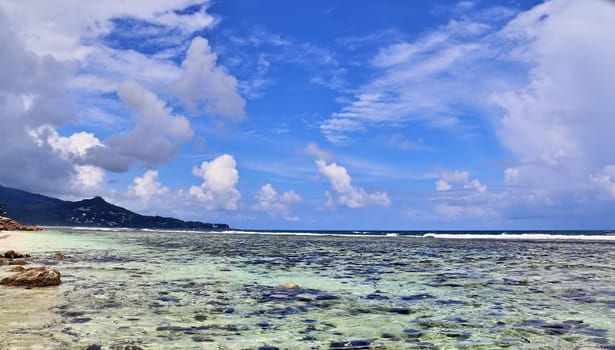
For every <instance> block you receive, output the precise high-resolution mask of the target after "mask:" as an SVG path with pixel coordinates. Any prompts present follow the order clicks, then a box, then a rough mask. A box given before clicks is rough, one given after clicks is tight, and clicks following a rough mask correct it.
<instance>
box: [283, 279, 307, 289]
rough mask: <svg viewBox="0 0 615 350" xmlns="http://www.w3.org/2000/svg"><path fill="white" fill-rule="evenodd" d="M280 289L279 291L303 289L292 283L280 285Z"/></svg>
mask: <svg viewBox="0 0 615 350" xmlns="http://www.w3.org/2000/svg"><path fill="white" fill-rule="evenodd" d="M278 288H279V289H301V287H299V285H298V284H297V283H295V282H291V281H288V282H284V283H282V284H280V285H279V286H278Z"/></svg>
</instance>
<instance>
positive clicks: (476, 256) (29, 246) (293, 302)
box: [0, 228, 615, 350]
mask: <svg viewBox="0 0 615 350" xmlns="http://www.w3.org/2000/svg"><path fill="white" fill-rule="evenodd" d="M8 249H16V250H19V251H21V252H24V253H29V254H31V255H32V262H33V264H32V265H48V266H54V267H56V268H58V269H59V270H60V272H61V273H62V283H61V284H60V286H58V287H46V288H33V289H24V288H17V287H5V286H0V349H87V348H88V347H90V349H96V347H93V346H99V347H100V348H102V349H127V350H128V349H132V350H136V349H262V350H272V349H504V348H508V349H615V322H614V321H613V320H615V233H614V232H601V231H592V232H578V231H577V232H573V231H564V232H546V231H541V232H507V233H505V232H401V231H360V232H359V231H315V232H303V231H229V232H171V231H164V232H163V231H151V230H141V231H134V230H92V229H85V228H47V230H45V231H42V232H27V233H22V232H15V233H10V236H9V237H8V238H4V239H0V251H2V252H4V251H6V250H8ZM57 252H62V253H63V254H65V255H66V258H65V259H62V260H58V259H54V258H53V255H54V254H55V253H57ZM7 274H9V273H8V267H7V266H3V267H0V277H2V276H4V275H7ZM288 281H292V282H294V283H296V284H298V285H299V286H300V288H299V289H281V288H278V286H279V285H280V284H282V283H284V282H288Z"/></svg>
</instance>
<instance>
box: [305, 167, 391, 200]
mask: <svg viewBox="0 0 615 350" xmlns="http://www.w3.org/2000/svg"><path fill="white" fill-rule="evenodd" d="M316 166H317V167H318V171H319V172H320V173H321V174H322V175H324V176H325V177H326V178H327V179H328V180H329V182H330V183H331V187H332V188H333V190H334V191H335V193H336V194H337V201H338V203H339V204H341V205H345V206H347V207H349V208H362V207H365V206H367V205H370V204H374V205H382V206H389V205H391V200H390V199H389V196H388V194H387V193H386V192H373V193H368V192H367V191H365V190H364V189H363V188H361V187H355V186H353V185H352V179H351V177H350V175H349V174H348V172H347V171H346V168H344V167H342V166H339V165H337V164H336V163H331V164H327V162H325V161H324V160H322V159H319V160H317V161H316Z"/></svg>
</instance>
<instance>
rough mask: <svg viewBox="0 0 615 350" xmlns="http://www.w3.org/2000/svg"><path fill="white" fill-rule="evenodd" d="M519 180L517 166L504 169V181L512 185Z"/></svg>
mask: <svg viewBox="0 0 615 350" xmlns="http://www.w3.org/2000/svg"><path fill="white" fill-rule="evenodd" d="M517 181H519V168H507V169H506V170H504V183H505V184H507V185H513V184H515V183H517Z"/></svg>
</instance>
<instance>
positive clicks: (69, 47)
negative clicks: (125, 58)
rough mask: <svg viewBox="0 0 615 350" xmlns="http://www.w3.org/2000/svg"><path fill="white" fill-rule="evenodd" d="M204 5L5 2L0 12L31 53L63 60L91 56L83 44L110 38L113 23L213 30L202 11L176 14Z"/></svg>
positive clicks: (179, 0)
mask: <svg viewBox="0 0 615 350" xmlns="http://www.w3.org/2000/svg"><path fill="white" fill-rule="evenodd" d="M201 3H202V1H200V0H152V1H146V2H140V1H128V2H127V1H122V0H109V1H80V0H55V1H43V2H41V1H36V0H23V1H3V2H2V3H1V4H0V9H2V10H3V11H4V12H5V13H7V15H8V17H9V18H10V19H11V24H12V26H13V27H14V28H16V31H18V32H19V33H21V34H23V39H24V41H25V44H26V47H27V48H28V49H29V50H31V51H33V52H37V53H39V54H50V55H53V57H55V58H56V59H61V60H82V59H84V58H85V57H87V56H88V55H89V54H91V47H90V46H88V45H87V44H84V43H87V42H91V40H92V39H95V38H97V37H100V36H103V35H105V34H108V33H110V32H111V31H112V30H113V28H114V24H113V22H112V20H113V19H115V18H134V19H137V20H141V21H145V22H148V23H153V24H158V25H164V26H167V27H170V28H173V29H177V30H180V31H182V32H184V33H191V32H194V31H197V30H201V29H204V28H207V27H210V26H211V25H213V24H214V22H215V21H214V18H213V17H212V16H210V15H208V14H207V13H206V12H205V9H204V8H201V10H200V11H195V12H192V13H182V14H180V13H177V12H176V10H182V9H185V8H187V7H189V6H193V5H199V4H201ZM66 9H70V10H71V11H70V13H67V11H66ZM72 14H74V15H72ZM58 18H61V19H62V20H58ZM83 39H89V40H83Z"/></svg>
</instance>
